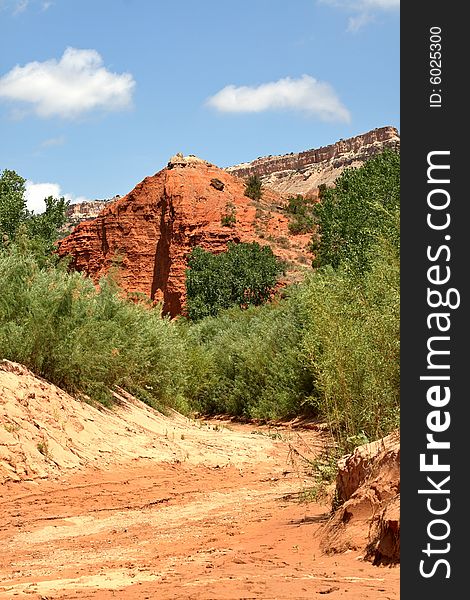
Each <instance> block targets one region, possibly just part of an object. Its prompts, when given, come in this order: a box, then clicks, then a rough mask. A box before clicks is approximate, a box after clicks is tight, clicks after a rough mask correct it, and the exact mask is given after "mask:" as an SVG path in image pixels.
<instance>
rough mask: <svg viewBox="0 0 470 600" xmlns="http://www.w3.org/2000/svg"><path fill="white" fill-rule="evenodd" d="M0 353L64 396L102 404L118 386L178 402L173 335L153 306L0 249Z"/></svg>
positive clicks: (180, 356)
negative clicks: (85, 398)
mask: <svg viewBox="0 0 470 600" xmlns="http://www.w3.org/2000/svg"><path fill="white" fill-rule="evenodd" d="M0 358H7V359H9V360H13V361H17V362H20V363H22V364H24V365H26V366H27V367H29V368H30V369H31V370H32V371H33V372H35V373H36V374H38V375H40V376H42V377H44V378H46V379H48V380H49V381H51V382H53V383H55V384H56V385H57V386H59V387H61V388H63V389H65V390H67V391H69V392H70V393H72V394H78V395H85V396H90V397H91V398H93V399H95V400H100V401H102V402H105V403H109V402H110V399H111V394H110V390H112V389H113V388H114V387H115V386H121V387H123V388H125V389H127V390H128V391H129V392H131V393H134V394H136V395H137V396H138V397H140V398H142V399H143V400H145V401H147V402H149V403H150V404H153V405H158V406H163V405H173V406H178V405H179V401H180V400H181V394H180V388H181V383H182V381H183V379H184V374H183V370H184V364H185V359H184V348H183V347H182V345H181V338H180V336H179V335H178V332H177V331H176V329H175V328H174V327H172V326H171V325H170V323H169V321H168V320H167V319H163V318H161V316H160V311H159V310H158V309H149V308H147V307H144V306H143V305H139V304H133V303H130V302H127V301H126V300H124V299H123V298H121V297H120V296H119V295H118V293H117V290H116V288H115V286H114V284H113V282H112V281H110V280H103V281H102V282H101V285H100V288H99V290H96V289H95V286H94V285H93V283H92V281H91V280H90V279H87V278H85V277H83V276H82V275H80V274H78V273H67V272H66V271H65V270H64V269H63V268H52V267H49V268H40V266H39V265H38V262H37V261H36V260H35V259H34V258H33V257H32V256H31V255H29V254H25V253H23V252H21V251H20V250H19V249H18V248H16V247H12V248H10V249H9V251H8V252H6V251H4V252H3V253H0Z"/></svg>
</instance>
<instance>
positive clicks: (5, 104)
mask: <svg viewBox="0 0 470 600" xmlns="http://www.w3.org/2000/svg"><path fill="white" fill-rule="evenodd" d="M399 97H400V90H399V0H295V1H293V2H286V0H238V1H237V2H228V1H226V2H223V1H222V0H201V1H200V2H194V1H192V0H178V1H177V2H170V1H163V0H0V140H1V143H0V170H3V169H5V168H8V169H14V170H15V171H16V172H17V173H19V174H20V175H21V176H23V177H24V178H25V179H27V180H28V202H29V206H30V208H33V209H35V210H36V211H37V212H38V211H40V210H41V202H40V200H41V197H42V195H43V194H44V195H48V194H49V193H53V194H55V195H57V194H60V195H64V194H65V195H66V196H67V197H68V198H70V199H72V200H73V201H76V200H80V199H85V198H88V199H94V198H109V197H112V196H114V195H116V194H120V195H124V194H126V193H127V192H128V191H130V190H131V189H132V188H133V187H134V185H136V184H137V183H138V182H139V181H141V180H142V179H143V178H144V177H146V176H147V175H152V174H154V173H156V172H157V171H159V170H160V169H161V168H163V167H164V166H165V165H166V163H167V162H168V159H169V158H170V156H171V155H173V154H175V153H176V152H183V154H196V155H198V156H200V157H202V158H204V159H206V160H209V161H210V162H213V163H215V164H217V165H219V166H221V167H224V166H229V165H232V164H236V163H239V162H244V161H250V160H253V159H255V158H257V157H258V156H265V155H269V154H273V155H274V154H283V153H287V152H298V151H301V150H306V149H308V148H316V147H319V146H323V145H327V144H330V143H333V142H335V141H337V140H338V139H340V138H347V137H350V136H353V135H357V134H360V133H364V132H366V131H368V130H370V129H374V128H375V127H382V126H384V125H393V126H395V127H397V128H399ZM46 184H47V185H46ZM41 186H42V187H41Z"/></svg>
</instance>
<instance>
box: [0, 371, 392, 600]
mask: <svg viewBox="0 0 470 600" xmlns="http://www.w3.org/2000/svg"><path fill="white" fill-rule="evenodd" d="M119 400H120V401H119V404H118V405H116V406H115V408H114V409H113V410H108V409H106V410H104V409H99V408H97V407H93V406H90V405H88V404H85V403H82V402H79V401H77V400H75V399H74V398H71V397H70V396H69V395H68V394H66V393H65V392H63V391H62V390H60V389H59V388H57V387H55V386H53V385H51V384H49V383H48V382H46V381H44V380H42V379H39V378H37V377H35V376H34V375H33V374H32V373H31V372H30V371H28V369H26V368H25V367H23V366H21V365H18V364H15V363H10V362H8V361H2V362H0V483H1V485H0V599H1V600H4V599H17V598H22V597H28V598H32V599H34V600H38V599H42V600H46V599H72V598H73V599H76V598H79V599H83V598H93V599H96V600H101V599H106V600H107V599H111V598H114V599H115V598H121V599H126V600H127V599H129V600H145V599H147V598H148V599H151V600H153V599H154V598H158V599H159V600H174V599H200V600H209V599H210V600H225V599H229V598H230V599H241V598H244V599H248V598H266V599H284V598H294V599H297V598H298V599H301V598H316V597H317V594H318V595H319V596H318V597H320V595H323V594H325V595H328V597H329V598H332V599H339V598H348V599H349V600H377V599H379V600H381V599H383V600H395V599H398V598H399V567H376V566H373V565H372V564H371V563H370V562H368V561H365V560H363V558H362V556H359V555H360V554H364V552H362V551H358V550H354V551H351V550H349V551H347V552H344V553H341V554H336V555H326V554H325V553H323V552H322V550H321V546H320V539H321V536H322V533H324V531H325V527H324V525H325V522H326V521H327V519H329V517H330V509H329V503H328V502H326V501H325V502H324V503H323V504H322V503H317V502H310V503H306V502H300V499H301V496H302V491H303V490H306V489H308V488H310V487H312V485H313V483H314V482H313V480H312V478H311V476H310V475H309V473H308V470H307V466H308V463H307V462H306V460H305V459H302V457H305V458H307V459H313V458H314V457H315V456H318V454H319V453H320V452H321V451H322V450H323V449H324V447H325V444H326V443H327V441H328V438H327V436H326V434H325V432H324V430H322V429H321V427H318V426H317V425H316V424H314V423H312V424H310V427H307V424H305V423H303V424H301V423H298V422H292V423H289V424H284V425H283V426H280V425H279V426H277V427H273V426H271V427H269V426H267V425H254V424H236V423H233V422H231V421H221V420H219V421H217V420H211V421H202V420H191V419H187V418H185V417H183V416H182V415H178V414H177V413H171V414H169V415H167V416H165V415H162V414H161V413H158V412H157V411H155V410H153V409H151V408H150V407H148V406H146V405H144V404H142V403H141V402H138V401H137V400H136V399H134V398H132V397H131V396H129V395H128V394H125V393H124V392H123V395H121V396H119ZM253 434H256V435H253ZM367 526H368V525H367V523H365V524H364V527H367Z"/></svg>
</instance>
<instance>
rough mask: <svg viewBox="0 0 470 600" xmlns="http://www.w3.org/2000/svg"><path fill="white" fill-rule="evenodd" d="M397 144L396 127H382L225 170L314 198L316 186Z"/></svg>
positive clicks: (279, 189) (292, 193)
mask: <svg viewBox="0 0 470 600" xmlns="http://www.w3.org/2000/svg"><path fill="white" fill-rule="evenodd" d="M399 146H400V137H399V134H398V131H397V129H395V128H394V127H381V128H379V129H374V130H373V131H369V132H368V133H365V134H363V135H358V136H356V137H353V138H349V139H346V140H340V141H339V142H336V143H335V144H331V145H329V146H325V147H323V148H317V149H312V150H306V151H305V152H298V153H291V154H284V155H282V156H266V157H263V158H258V159H256V160H254V161H252V162H250V163H242V164H239V165H234V166H233V167H228V168H227V169H226V170H227V172H228V173H231V174H232V175H236V176H237V177H241V178H246V177H249V176H251V175H258V176H259V177H260V178H261V180H262V182H263V185H265V186H268V187H269V188H270V189H272V190H274V191H276V192H278V193H280V194H283V195H296V194H302V195H304V196H312V197H316V196H317V193H318V186H319V185H321V184H326V185H332V184H333V182H334V181H335V179H336V178H337V177H338V176H339V175H340V174H341V173H342V172H343V171H344V169H346V168H347V167H359V166H360V165H361V164H362V163H364V161H366V160H367V159H368V158H370V157H371V156H373V155H374V154H377V153H379V152H382V151H383V150H385V148H392V149H395V150H398V149H399Z"/></svg>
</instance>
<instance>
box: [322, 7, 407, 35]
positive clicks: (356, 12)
mask: <svg viewBox="0 0 470 600" xmlns="http://www.w3.org/2000/svg"><path fill="white" fill-rule="evenodd" d="M317 1H319V2H320V3H321V4H328V5H330V6H333V7H335V8H340V9H343V10H344V11H346V12H349V13H352V15H351V16H350V17H349V18H348V27H347V30H348V31H351V32H354V33H355V32H357V31H359V30H360V29H362V28H363V27H364V26H365V25H367V24H368V23H371V22H372V21H374V20H375V17H376V15H377V14H378V13H379V12H392V11H395V10H398V9H399V8H400V0H317Z"/></svg>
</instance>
